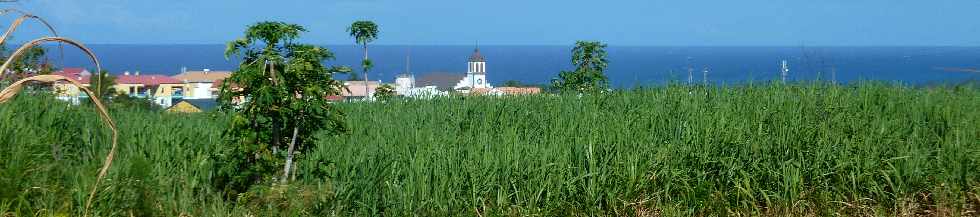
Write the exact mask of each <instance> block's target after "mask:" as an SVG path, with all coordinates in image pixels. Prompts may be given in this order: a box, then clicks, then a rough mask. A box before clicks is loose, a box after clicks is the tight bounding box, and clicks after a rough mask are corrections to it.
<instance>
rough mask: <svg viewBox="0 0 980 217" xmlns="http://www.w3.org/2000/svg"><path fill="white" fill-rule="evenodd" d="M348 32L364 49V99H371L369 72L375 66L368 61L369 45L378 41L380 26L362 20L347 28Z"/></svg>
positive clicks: (362, 64)
mask: <svg viewBox="0 0 980 217" xmlns="http://www.w3.org/2000/svg"><path fill="white" fill-rule="evenodd" d="M347 32H348V33H350V36H351V37H353V38H354V42H355V43H357V44H361V46H363V47H364V61H362V62H361V67H362V68H363V70H364V94H365V95H364V97H371V93H370V89H369V88H368V71H369V70H371V67H372V66H373V64H372V63H371V60H370V59H368V46H367V45H368V43H370V42H371V41H374V39H378V25H377V24H374V22H371V21H366V20H360V21H356V22H354V23H352V24H350V27H347Z"/></svg>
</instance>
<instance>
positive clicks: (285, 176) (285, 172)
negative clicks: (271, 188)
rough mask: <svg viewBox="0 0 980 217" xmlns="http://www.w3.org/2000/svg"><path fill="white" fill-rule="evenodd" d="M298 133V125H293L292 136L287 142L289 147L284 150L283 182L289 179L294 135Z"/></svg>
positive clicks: (294, 140) (294, 141) (294, 143)
mask: <svg viewBox="0 0 980 217" xmlns="http://www.w3.org/2000/svg"><path fill="white" fill-rule="evenodd" d="M298 135H299V127H293V138H292V140H291V141H290V142H289V149H287V150H286V151H287V152H286V168H283V174H282V179H281V180H280V182H281V183H283V184H285V183H286V180H288V179H289V171H290V167H292V165H293V151H294V149H295V147H296V136H298Z"/></svg>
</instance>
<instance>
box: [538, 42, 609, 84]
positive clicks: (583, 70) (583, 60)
mask: <svg viewBox="0 0 980 217" xmlns="http://www.w3.org/2000/svg"><path fill="white" fill-rule="evenodd" d="M572 65H574V66H575V71H562V72H560V73H559V74H558V77H557V78H555V79H553V80H552V85H553V86H554V88H555V89H556V90H558V91H561V92H577V93H587V92H602V91H605V90H607V89H608V88H609V78H607V77H606V74H605V70H606V67H608V66H609V61H608V60H607V58H606V44H603V43H601V42H598V41H578V42H576V43H575V48H573V49H572Z"/></svg>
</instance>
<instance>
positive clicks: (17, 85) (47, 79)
mask: <svg viewBox="0 0 980 217" xmlns="http://www.w3.org/2000/svg"><path fill="white" fill-rule="evenodd" d="M44 42H64V43H67V44H70V45H73V46H75V47H78V48H79V49H81V50H82V51H84V52H85V54H87V55H88V56H89V57H90V58H91V59H92V62H94V63H95V68H96V70H98V71H99V72H101V71H102V65H101V64H100V63H99V60H98V58H96V57H95V54H94V53H92V50H90V49H88V48H87V47H85V46H84V45H82V44H81V43H78V42H76V41H74V40H71V39H67V38H61V37H44V38H39V39H35V40H33V41H31V42H28V43H26V44H24V45H23V46H21V47H20V48H17V50H16V51H14V53H13V54H11V55H10V58H8V59H7V61H6V62H4V63H3V65H2V66H0V72H4V71H6V70H7V67H10V64H11V63H12V62H14V61H16V60H17V58H19V57H20V56H21V55H23V54H24V52H25V51H27V50H28V49H30V48H32V47H35V46H38V45H40V44H41V43H44ZM2 79H3V75H2V74H0V80H2ZM56 81H67V82H68V83H70V84H72V85H74V86H76V87H78V89H79V90H81V91H84V92H85V93H86V94H88V95H89V97H91V99H92V102H93V103H94V104H95V107H96V108H97V111H98V112H99V117H101V118H102V122H104V123H105V125H106V126H108V127H109V129H110V130H112V147H111V148H110V149H109V154H107V155H106V158H105V162H104V163H103V166H102V169H101V170H99V175H98V177H97V178H96V180H95V185H94V186H92V191H91V193H89V197H88V200H87V201H86V202H85V213H86V215H87V214H88V209H89V208H90V207H91V205H92V199H94V198H95V193H96V192H97V191H98V187H99V183H100V182H101V181H102V179H103V178H105V175H106V173H107V172H108V171H109V166H111V165H112V159H113V158H114V156H115V153H116V141H117V139H118V132H117V128H116V123H115V122H114V121H112V117H110V116H109V110H108V109H106V107H105V105H103V104H102V100H100V99H99V96H98V95H96V94H95V93H94V92H92V90H89V89H88V88H87V87H85V86H84V85H82V83H79V82H78V81H77V80H74V79H69V78H67V77H65V76H61V75H38V76H33V77H29V78H25V79H22V80H20V81H17V82H14V83H13V84H11V85H10V86H9V87H7V88H5V89H4V90H3V91H0V104H2V103H5V102H7V101H9V100H10V99H11V98H13V97H14V96H15V95H17V93H19V92H20V91H21V90H22V89H23V88H24V85H25V84H27V83H28V82H44V83H51V82H56Z"/></svg>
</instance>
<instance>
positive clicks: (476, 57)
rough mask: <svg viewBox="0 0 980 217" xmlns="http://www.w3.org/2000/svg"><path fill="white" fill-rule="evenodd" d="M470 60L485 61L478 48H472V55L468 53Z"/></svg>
mask: <svg viewBox="0 0 980 217" xmlns="http://www.w3.org/2000/svg"><path fill="white" fill-rule="evenodd" d="M470 62H486V59H484V58H483V55H480V48H476V49H473V55H470Z"/></svg>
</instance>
